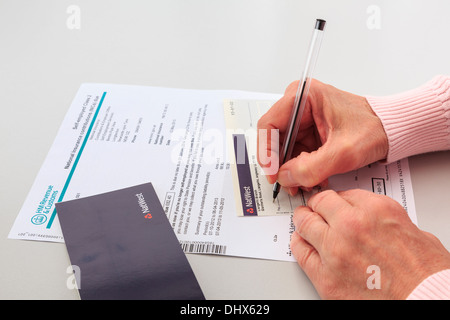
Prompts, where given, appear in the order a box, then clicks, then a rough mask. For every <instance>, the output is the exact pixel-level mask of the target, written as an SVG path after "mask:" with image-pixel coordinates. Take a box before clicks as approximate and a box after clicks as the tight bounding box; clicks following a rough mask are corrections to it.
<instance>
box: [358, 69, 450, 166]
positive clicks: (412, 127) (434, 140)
mask: <svg viewBox="0 0 450 320" xmlns="http://www.w3.org/2000/svg"><path fill="white" fill-rule="evenodd" d="M366 98H367V101H368V102H369V104H370V106H371V107H372V109H373V110H374V112H375V113H376V114H377V116H378V117H379V118H380V120H381V122H382V124H383V127H384V130H385V132H386V134H387V137H388V141H389V151H388V156H387V159H386V162H388V163H390V162H394V161H396V160H399V159H401V158H405V157H408V156H412V155H415V154H419V153H425V152H431V151H441V150H449V149H450V76H436V77H435V78H433V79H432V80H431V81H429V82H427V83H426V84H425V85H423V86H421V87H419V88H417V89H414V90H410V91H407V92H403V93H400V94H396V95H392V96H386V97H371V96H368V97H366Z"/></svg>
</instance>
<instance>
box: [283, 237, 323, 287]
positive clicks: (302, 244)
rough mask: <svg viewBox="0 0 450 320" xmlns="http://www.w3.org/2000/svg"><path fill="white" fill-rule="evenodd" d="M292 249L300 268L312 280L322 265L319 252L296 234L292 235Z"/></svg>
mask: <svg viewBox="0 0 450 320" xmlns="http://www.w3.org/2000/svg"><path fill="white" fill-rule="evenodd" d="M290 248H291V252H292V255H293V256H294V258H295V260H297V263H298V265H299V266H300V268H302V269H303V271H304V272H305V273H306V275H307V276H308V277H309V278H310V279H311V280H312V277H314V274H315V272H316V270H317V269H318V268H319V267H320V265H321V263H322V262H321V258H320V255H319V253H318V252H317V250H316V249H314V247H313V246H311V245H310V244H309V243H308V242H306V241H305V240H304V239H303V238H302V237H301V236H300V235H299V234H298V233H296V232H294V233H293V234H292V238H291V244H290Z"/></svg>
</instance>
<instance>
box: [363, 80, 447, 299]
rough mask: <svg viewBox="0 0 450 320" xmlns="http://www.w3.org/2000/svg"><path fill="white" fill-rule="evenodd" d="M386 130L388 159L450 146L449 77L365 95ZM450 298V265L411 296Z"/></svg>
mask: <svg viewBox="0 0 450 320" xmlns="http://www.w3.org/2000/svg"><path fill="white" fill-rule="evenodd" d="M366 98H367V101H368V102H369V104H370V106H371V107H372V109H373V110H374V112H375V113H376V114H377V116H378V117H379V118H380V120H381V122H382V124H383V127H384V130H385V132H386V135H387V138H388V142H389V151H388V155H387V159H385V161H386V162H387V163H390V162H394V161H396V160H399V159H402V158H405V157H408V156H412V155H415V154H419V153H425V152H432V151H442V150H450V77H449V76H437V77H435V78H433V79H432V80H431V81H429V82H427V83H426V84H424V85H423V86H421V87H419V88H417V89H414V90H410V91H407V92H404V93H400V94H396V95H392V96H386V97H366ZM407 299H409V300H415V299H450V269H447V270H443V271H440V272H437V273H435V274H433V275H430V276H429V277H428V278H426V279H425V280H424V281H422V282H421V283H420V284H419V285H418V286H417V287H416V288H415V289H414V290H413V292H412V293H411V294H410V295H409V296H408V298H407Z"/></svg>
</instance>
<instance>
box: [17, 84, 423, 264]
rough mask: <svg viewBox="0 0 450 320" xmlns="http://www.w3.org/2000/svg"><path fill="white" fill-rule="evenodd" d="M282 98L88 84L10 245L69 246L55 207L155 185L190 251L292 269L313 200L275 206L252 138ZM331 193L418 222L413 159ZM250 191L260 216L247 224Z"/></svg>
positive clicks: (372, 171) (346, 179)
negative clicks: (392, 205) (300, 225)
mask: <svg viewBox="0 0 450 320" xmlns="http://www.w3.org/2000/svg"><path fill="white" fill-rule="evenodd" d="M279 98H280V95H277V94H268V93H255V92H245V91H230V90H210V91H209V90H187V89H170V88H158V87H144V86H129V85H116V84H94V83H87V84H83V85H81V87H80V89H79V90H78V92H77V94H76V96H75V98H74V100H73V102H72V104H71V106H70V108H69V109H68V111H67V114H66V116H65V118H64V120H63V123H62V124H61V127H60V129H59V131H58V133H57V136H56V138H55V140H54V142H53V145H52V147H51V149H50V151H49V153H48V155H47V158H46V159H45V161H44V163H43V165H42V167H41V169H40V171H39V173H38V175H37V177H36V179H35V181H34V184H33V186H32V188H31V190H30V192H29V194H28V196H27V198H26V199H25V202H24V204H23V206H22V209H21V210H20V212H19V214H18V216H17V218H16V220H15V222H14V224H13V226H12V228H11V231H10V233H9V238H12V239H26V240H40V241H56V242H64V237H63V234H62V231H61V227H60V224H59V220H58V215H57V212H56V209H55V203H58V202H64V201H68V200H73V199H78V198H84V197H89V196H93V195H97V194H101V193H105V192H111V191H114V190H119V189H123V188H127V187H132V186H136V185H140V184H144V183H148V182H151V183H152V185H153V187H154V189H155V192H156V195H157V197H158V199H159V201H160V202H161V205H162V207H163V209H164V212H165V214H166V215H167V218H168V220H169V223H170V225H171V227H172V228H173V230H174V232H175V235H176V236H177V238H178V241H179V242H180V245H181V247H182V249H183V250H184V252H186V253H206V254H219V255H232V256H242V257H252V258H262V259H274V260H286V261H294V258H293V257H292V256H291V252H290V249H289V242H290V236H291V234H292V232H293V230H294V227H293V223H292V211H293V208H295V206H297V205H300V204H302V203H304V201H305V199H304V197H305V195H301V194H300V195H299V196H298V197H297V198H290V197H288V196H287V195H286V194H284V192H283V193H280V197H279V199H278V200H277V202H276V203H275V204H273V206H272V199H270V201H269V198H270V197H271V195H272V192H271V189H270V187H271V186H270V185H268V183H267V181H266V179H265V177H264V176H262V173H261V172H260V171H258V170H259V168H257V167H256V165H255V163H254V162H253V163H252V159H255V153H254V152H255V150H254V149H255V148H254V146H252V144H253V143H256V142H253V139H249V137H250V136H251V135H252V134H251V130H250V131H249V130H248V129H251V128H250V127H253V128H256V122H257V117H258V116H259V115H260V113H263V112H265V110H266V109H267V108H269V107H270V103H268V102H267V103H258V101H271V102H273V101H276V100H277V99H279ZM230 101H233V103H234V107H233V108H234V110H237V112H239V114H240V115H241V116H242V118H241V119H240V120H239V121H238V122H236V121H235V120H236V117H235V119H234V120H232V119H231V120H232V121H231V120H230V116H231V114H227V108H228V112H230V110H231V109H230V106H229V102H230ZM254 105H255V106H256V105H258V106H259V107H256V108H255V107H254ZM258 108H259V109H258ZM224 110H225V113H224ZM258 112H259V113H258ZM225 119H227V121H225ZM230 121H231V122H230ZM226 123H227V125H226ZM240 129H242V130H240ZM255 130H256V129H255ZM242 132H244V133H242ZM236 134H237V135H240V134H244V136H242V135H241V136H239V137H240V138H239V139H241V141H242V138H243V139H244V140H245V141H246V143H247V146H248V149H247V151H246V153H244V154H245V155H246V156H248V161H247V164H248V168H247V167H246V168H245V170H247V169H248V170H250V175H248V174H249V172H247V173H246V174H247V175H248V176H247V177H245V179H250V180H249V181H250V183H249V184H248V185H247V187H248V188H246V189H239V188H240V186H239V179H240V178H241V177H239V176H238V175H237V172H236V171H235V170H236V154H235V152H234V151H233V150H230V143H231V142H230V139H229V138H230V137H232V136H233V135H236ZM238 163H239V162H238ZM246 166H247V165H246ZM355 179H356V180H357V182H355ZM335 181H336V182H335ZM331 185H332V187H334V186H336V187H338V188H340V187H344V186H346V187H347V188H348V187H355V186H357V187H364V188H366V189H367V188H368V189H370V190H372V189H373V191H374V192H384V193H385V194H387V195H388V196H391V197H393V198H394V199H396V200H397V201H399V202H400V203H401V204H402V205H403V206H404V207H406V208H407V209H408V213H409V215H410V216H411V218H412V219H413V221H414V222H415V221H416V219H415V208H414V199H413V194H412V187H411V181H410V175H409V169H408V161H407V160H402V161H400V162H397V163H395V164H392V165H390V166H383V165H376V166H372V167H371V168H368V169H367V170H364V169H363V170H360V171H358V173H357V174H356V175H355V174H354V173H353V174H352V173H351V174H349V175H347V176H338V177H336V178H334V179H333V180H332V183H331ZM269 189H270V190H269ZM242 190H244V192H247V194H246V196H247V198H245V195H244V198H243V199H244V200H245V199H247V200H250V201H254V202H253V203H254V204H255V206H254V208H255V209H254V210H255V211H254V212H257V214H256V215H257V216H259V217H245V216H244V214H243V210H244V209H245V207H243V204H242V203H243V202H242V201H241V192H242ZM249 192H250V193H249ZM266 198H267V199H266ZM269 202H270V204H269ZM249 203H250V202H249ZM244 204H245V202H244ZM249 211H251V210H249Z"/></svg>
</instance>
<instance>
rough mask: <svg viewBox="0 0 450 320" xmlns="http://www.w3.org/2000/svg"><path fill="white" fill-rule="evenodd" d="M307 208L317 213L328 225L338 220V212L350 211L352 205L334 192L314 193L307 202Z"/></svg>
mask: <svg viewBox="0 0 450 320" xmlns="http://www.w3.org/2000/svg"><path fill="white" fill-rule="evenodd" d="M308 207H310V208H311V210H312V211H314V212H317V213H318V214H319V215H320V216H321V217H322V218H323V219H324V220H325V221H326V222H327V223H328V224H329V225H331V224H333V222H334V221H335V220H336V219H337V218H339V214H338V212H339V211H341V212H343V211H345V210H347V211H348V210H350V209H351V208H352V205H351V204H350V203H348V202H347V201H346V200H345V199H344V198H342V196H340V195H339V194H338V193H336V191H334V190H325V191H322V192H319V193H316V194H315V195H313V196H312V197H311V198H309V200H308Z"/></svg>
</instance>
